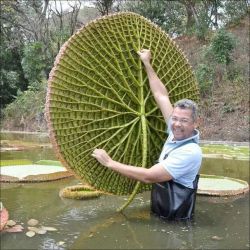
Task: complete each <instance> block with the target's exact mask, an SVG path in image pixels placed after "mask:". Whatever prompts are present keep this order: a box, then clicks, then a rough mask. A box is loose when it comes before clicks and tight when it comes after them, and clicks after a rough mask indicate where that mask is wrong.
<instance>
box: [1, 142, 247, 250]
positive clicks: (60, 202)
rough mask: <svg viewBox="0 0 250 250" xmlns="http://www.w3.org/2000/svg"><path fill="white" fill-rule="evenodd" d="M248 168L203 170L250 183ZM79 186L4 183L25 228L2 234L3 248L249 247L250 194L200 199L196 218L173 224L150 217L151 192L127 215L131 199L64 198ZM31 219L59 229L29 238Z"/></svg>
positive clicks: (17, 155) (233, 165)
mask: <svg viewBox="0 0 250 250" xmlns="http://www.w3.org/2000/svg"><path fill="white" fill-rule="evenodd" d="M15 139H16V138H15ZM42 143H44V142H42ZM1 158H2V159H31V160H33V161H38V160H42V159H51V160H53V159H55V156H54V154H53V151H52V149H51V148H49V147H41V148H37V149H36V150H34V149H32V150H25V151H16V152H3V153H2V154H1ZM220 160H222V161H220ZM225 162H226V163H225ZM240 164H242V165H240ZM248 164H249V162H248V161H236V162H234V161H233V160H225V159H219V160H218V159H216V160H215V159H208V160H207V162H205V161H204V162H203V170H202V172H203V173H206V174H217V175H224V176H230V177H234V178H240V179H244V180H249V165H248ZM76 183H79V180H76V179H74V178H68V179H64V180H60V181H54V182H47V183H30V184H20V183H19V184H14V183H13V184H3V183H2V184H1V201H2V202H3V204H4V206H5V207H6V208H7V209H8V210H9V213H10V219H13V220H16V221H17V222H18V224H22V225H23V227H24V228H25V230H24V232H22V233H3V234H1V249H249V195H248V194H247V195H242V196H235V197H231V198H221V197H220V198H219V197H208V196H197V202H196V215H195V220H194V221H193V222H192V223H184V222H182V223H181V222H179V223H177V222H175V223H173V222H165V221H162V220H161V219H159V218H157V217H155V216H153V215H151V214H150V193H149V192H145V193H143V194H138V195H137V196H136V198H135V200H134V201H133V203H132V204H131V205H130V206H129V207H128V208H127V209H126V210H125V212H124V214H121V213H117V212H116V209H117V208H119V207H120V206H121V205H123V204H124V202H125V200H126V199H127V198H128V197H127V196H115V195H110V196H109V195H107V196H101V197H100V198H98V199H93V200H88V201H83V200H82V201H79V200H70V199H65V198H60V197H59V191H60V189H61V188H64V187H66V186H70V185H75V184H76ZM30 218H35V219H37V220H39V222H40V225H44V226H50V227H55V228H57V229H58V231H56V232H47V233H46V234H44V235H35V236H34V237H32V238H29V237H27V236H26V235H25V232H27V221H28V220H29V219H30ZM59 242H65V243H64V244H63V245H60V244H59Z"/></svg>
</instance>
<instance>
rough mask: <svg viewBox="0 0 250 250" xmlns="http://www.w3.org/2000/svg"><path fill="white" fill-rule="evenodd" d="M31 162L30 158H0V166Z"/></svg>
mask: <svg viewBox="0 0 250 250" xmlns="http://www.w3.org/2000/svg"><path fill="white" fill-rule="evenodd" d="M29 164H32V161H31V160H27V159H16V160H1V161H0V166H13V165H15V166H22V165H29Z"/></svg>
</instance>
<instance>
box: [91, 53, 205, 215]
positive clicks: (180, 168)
mask: <svg viewBox="0 0 250 250" xmlns="http://www.w3.org/2000/svg"><path fill="white" fill-rule="evenodd" d="M137 53H138V55H139V57H140V59H141V61H142V62H143V64H144V66H145V69H146V72H147V76H148V79H149V85H150V88H151V91H152V93H153V96H154V99H155V101H156V103H157V105H158V107H159V108H160V110H161V112H162V115H163V117H164V119H165V121H166V123H167V125H168V133H169V136H168V139H167V141H166V142H165V144H164V146H163V150H162V152H161V155H160V157H159V161H158V163H157V164H155V165H153V166H152V167H150V168H140V167H136V166H130V165H126V164H123V163H120V162H117V161H114V160H113V159H112V158H111V157H110V156H109V155H108V154H107V153H106V151H105V150H103V149H95V150H94V152H93V154H92V156H93V157H95V158H96V159H97V160H98V161H99V162H100V163H101V164H102V165H104V166H106V167H108V168H110V169H112V170H114V171H116V172H118V173H120V174H122V175H124V176H127V177H128V178H132V179H135V180H138V181H141V182H144V183H162V182H164V183H166V184H167V185H170V184H171V185H177V186H178V185H179V186H178V187H174V190H175V189H176V188H177V189H178V188H181V191H180V192H182V193H183V192H184V196H183V198H181V199H182V201H181V202H182V203H183V204H184V205H183V204H181V205H180V206H179V205H178V209H177V210H178V211H173V212H171V215H170V214H169V208H167V210H168V211H167V212H166V211H164V210H166V209H165V207H168V206H173V207H176V204H164V203H163V204H160V205H159V204H158V201H157V200H159V199H160V200H161V201H160V203H162V199H164V200H165V196H167V197H168V196H169V195H170V196H171V195H174V193H176V192H174V191H173V190H172V191H171V192H170V194H169V193H168V194H166V192H168V190H167V191H166V190H165V191H163V194H162V195H163V197H158V196H159V194H160V193H161V192H162V191H159V190H157V188H158V187H157V186H154V187H153V191H152V199H151V202H153V204H152V205H151V208H152V210H153V212H155V213H157V214H158V215H160V216H163V217H166V218H169V219H176V218H177V219H186V218H188V219H189V218H191V216H192V214H193V208H194V202H195V191H196V189H197V182H198V180H197V178H196V176H197V175H198V172H199V169H200V165H201V159H202V153H201V149H200V147H199V146H198V144H197V142H198V140H199V132H198V130H197V129H196V128H197V125H198V124H197V106H196V104H195V103H194V102H193V101H191V100H188V99H184V100H180V101H178V102H177V103H176V104H175V105H174V107H172V104H171V102H170V100H169V97H168V91H167V89H166V88H165V86H164V84H163V83H162V82H161V80H160V79H159V78H158V76H157V74H156V72H155V71H154V69H153V67H152V65H151V63H150V60H151V53H150V51H149V50H147V49H142V50H141V51H138V52H137ZM195 181H196V183H195ZM176 183H177V184H176ZM163 186H164V185H161V187H163ZM166 188H167V189H172V186H171V187H166V186H165V189H166ZM190 190H191V193H190V194H188V195H186V194H185V192H189V191H190ZM178 192H179V191H178ZM156 196H157V197H156ZM173 199H174V200H176V199H179V198H178V197H177V198H174V197H172V198H171V197H168V199H167V200H166V203H169V202H171V200H173ZM159 206H161V208H159ZM171 209H172V208H171V207H170V210H171ZM172 210H173V209H172ZM174 210H176V209H175V208H174ZM183 210H185V211H184V212H183ZM186 210H188V211H186Z"/></svg>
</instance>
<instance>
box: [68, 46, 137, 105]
mask: <svg viewBox="0 0 250 250" xmlns="http://www.w3.org/2000/svg"><path fill="white" fill-rule="evenodd" d="M98 42H99V41H98ZM71 49H72V48H71ZM85 52H86V53H88V51H85ZM96 52H97V53H98V54H100V52H99V50H96ZM89 55H90V56H91V54H89ZM100 56H102V58H103V60H104V61H105V62H106V64H107V65H109V67H110V68H111V69H112V70H113V71H114V72H116V73H117V75H119V76H120V77H121V79H122V82H123V83H124V84H125V86H126V87H127V88H125V87H123V86H122V85H120V87H121V88H122V89H123V90H124V91H126V92H128V93H129V94H130V95H132V96H133V99H134V100H135V101H137V102H138V99H137V97H136V96H135V95H134V93H133V91H132V90H131V89H130V87H129V85H128V83H127V81H126V78H125V77H124V75H123V74H122V73H121V71H118V70H117V69H116V68H115V67H114V65H113V64H111V63H110V61H108V60H106V57H104V56H103V55H102V54H100ZM82 59H83V60H85V58H82ZM113 59H114V61H115V63H116V65H117V66H119V64H118V63H117V60H116V58H115V57H114V58H113Z"/></svg>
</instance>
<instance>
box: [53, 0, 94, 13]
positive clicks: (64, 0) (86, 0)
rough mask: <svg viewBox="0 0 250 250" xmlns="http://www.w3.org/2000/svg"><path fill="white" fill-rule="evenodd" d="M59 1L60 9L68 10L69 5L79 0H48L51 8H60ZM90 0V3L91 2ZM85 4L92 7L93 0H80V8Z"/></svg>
mask: <svg viewBox="0 0 250 250" xmlns="http://www.w3.org/2000/svg"><path fill="white" fill-rule="evenodd" d="M60 2H61V3H62V9H63V11H66V10H70V9H71V7H70V5H72V6H74V3H77V4H78V2H79V1H77V0H75V1H72V0H50V1H49V4H50V5H51V6H52V8H56V7H57V8H58V9H59V10H60V8H61V7H60V6H61V5H60ZM91 2H92V3H91ZM85 6H88V7H93V6H94V5H93V1H91V0H81V8H83V7H85Z"/></svg>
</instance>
